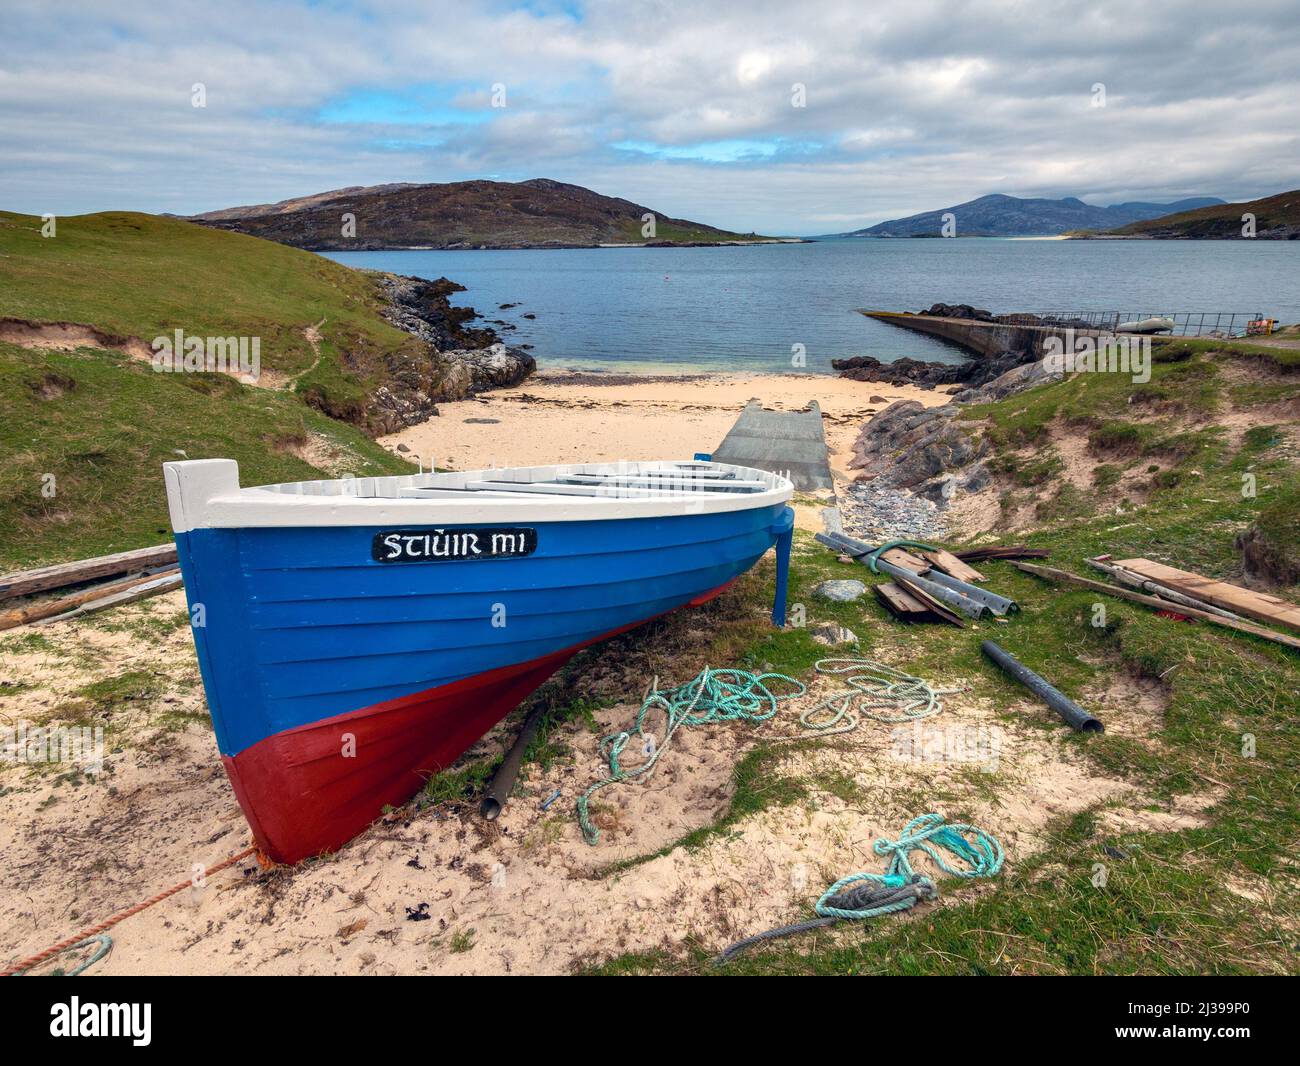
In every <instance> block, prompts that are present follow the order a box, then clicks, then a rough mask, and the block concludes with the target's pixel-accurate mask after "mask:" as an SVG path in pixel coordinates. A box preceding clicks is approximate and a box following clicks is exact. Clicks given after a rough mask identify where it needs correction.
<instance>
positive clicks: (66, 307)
mask: <svg viewBox="0 0 1300 1066" xmlns="http://www.w3.org/2000/svg"><path fill="white" fill-rule="evenodd" d="M40 226H41V220H40V219H39V218H35V217H32V216H25V215H15V214H10V213H7V212H3V213H0V324H2V323H3V321H4V320H5V319H17V320H21V321H24V322H37V323H76V324H83V325H87V326H91V327H94V328H95V329H96V330H98V331H100V332H102V333H105V334H108V335H110V336H111V337H112V338H120V339H123V340H124V339H126V338H139V339H140V340H142V341H143V342H144V344H145V345H146V346H147V345H148V344H149V342H150V341H152V339H153V338H154V337H155V336H158V335H159V334H170V333H171V332H172V331H173V330H175V329H178V328H179V329H183V330H185V332H186V333H187V334H191V335H195V336H198V335H202V336H209V335H213V336H232V335H233V336H250V337H251V336H257V337H260V338H261V360H262V370H263V377H262V380H261V381H260V383H259V385H258V386H252V385H245V384H241V383H240V382H238V381H236V380H235V379H234V378H231V377H226V376H221V375H215V374H160V373H155V372H154V371H153V369H152V367H150V365H149V364H148V363H147V362H144V361H142V360H140V359H134V358H132V357H131V356H130V355H129V354H127V353H126V352H125V351H122V350H118V349H116V348H111V347H110V348H95V347H85V348H79V349H77V350H75V351H57V350H47V349H34V348H28V347H20V346H19V345H18V344H15V343H5V342H3V341H0V568H3V569H9V568H13V567H16V566H24V565H31V564H34V563H37V562H53V561H59V560H64V559H75V558H83V557H86V556H90V555H94V554H98V553H100V552H107V551H116V550H121V549H125V548H130V547H137V546H140V545H143V544H152V543H158V542H160V541H163V540H166V539H167V538H168V536H169V535H170V527H169V526H168V524H167V509H166V501H165V499H164V495H163V488H162V476H161V469H160V467H161V464H162V463H163V462H165V461H167V460H169V459H176V458H179V457H180V456H179V455H178V454H177V452H178V451H181V452H184V453H185V455H186V456H187V457H188V458H191V459H199V458H208V457H214V456H222V457H227V458H232V459H236V460H238V461H239V463H240V467H241V474H242V476H243V478H244V480H245V483H252V484H256V483H265V482H269V481H282V480H295V479H301V478H311V477H320V476H338V475H340V474H343V473H357V474H370V473H396V472H402V471H405V470H407V469H410V467H409V464H406V463H405V462H403V461H402V460H400V459H397V458H396V457H394V456H392V455H390V454H389V453H387V452H385V451H384V450H383V449H382V448H380V447H379V446H378V445H376V444H375V443H374V442H373V441H371V440H370V439H369V438H368V437H367V436H366V435H365V434H364V433H363V432H361V430H360V429H359V428H357V427H356V426H354V425H351V424H348V423H347V422H344V421H339V420H337V419H335V418H331V417H328V415H327V414H326V413H323V412H329V413H332V414H336V415H342V416H343V417H344V418H346V419H349V420H350V421H356V422H360V421H362V420H363V417H364V401H365V398H366V397H367V395H368V394H369V390H370V388H371V387H372V385H373V384H374V382H375V381H377V380H378V379H379V378H380V377H381V376H382V373H383V369H384V360H385V359H386V358H389V357H392V358H401V357H403V356H406V355H410V356H411V357H412V358H418V357H423V358H426V359H427V355H426V354H424V352H425V346H423V345H422V343H421V342H419V341H417V340H416V339H415V338H413V337H411V336H409V335H408V334H406V333H403V332H402V331H400V330H398V329H396V328H394V327H392V326H390V325H388V324H387V323H386V322H384V321H383V320H382V319H381V318H380V317H379V312H380V308H381V300H380V297H379V294H378V290H377V285H376V282H375V280H374V279H373V278H371V277H369V276H368V275H365V274H361V273H358V272H356V271H353V270H349V269H348V268H346V267H342V266H339V265H338V264H336V263H332V262H330V261H328V260H326V259H322V258H320V257H319V256H316V255H312V254H310V253H308V252H302V251H299V250H297V249H294V248H287V247H285V246H283V245H279V244H273V243H271V242H269V241H262V240H259V239H257V238H253V237H246V236H243V235H240V234H233V233H223V232H219V231H215V230H210V229H205V228H203V227H201V226H196V225H193V224H191V223H187V222H182V221H179V220H174V219H165V218H156V217H153V216H149V215H138V214H126V213H109V214H98V215H86V216H81V217H74V218H67V219H60V220H59V221H58V229H57V235H56V236H54V237H52V238H43V237H42V236H41V234H40ZM317 324H319V334H320V340H319V342H318V344H319V355H318V352H317V349H316V348H314V347H313V345H312V343H311V341H310V340H309V339H308V337H307V335H306V334H305V333H304V329H305V328H307V327H309V326H314V325H317ZM267 386H272V387H267ZM47 474H52V475H54V489H55V491H54V495H53V496H47V495H45V494H44V493H43V492H42V488H43V486H44V485H46V484H47V483H48V479H46V478H45V475H47Z"/></svg>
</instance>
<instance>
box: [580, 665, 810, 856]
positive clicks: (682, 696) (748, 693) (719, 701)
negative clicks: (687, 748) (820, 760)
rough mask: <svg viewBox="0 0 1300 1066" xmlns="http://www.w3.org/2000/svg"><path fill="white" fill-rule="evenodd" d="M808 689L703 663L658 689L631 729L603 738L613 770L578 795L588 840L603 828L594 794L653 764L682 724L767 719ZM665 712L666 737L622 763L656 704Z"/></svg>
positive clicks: (779, 676)
mask: <svg viewBox="0 0 1300 1066" xmlns="http://www.w3.org/2000/svg"><path fill="white" fill-rule="evenodd" d="M769 681H784V682H787V683H788V684H790V685H792V686H794V688H793V690H792V691H790V692H784V693H777V692H773V691H772V689H771V688H770V687H769V686H768V684H767V682H769ZM805 691H806V688H805V686H804V685H803V683H802V682H800V681H796V680H795V679H794V678H792V677H787V676H786V675H785V674H751V673H749V672H748V671H746V670H731V669H727V670H712V669H710V668H709V667H705V668H704V669H703V670H701V671H700V672H699V674H697V675H696V676H695V677H694V678H693V679H692V680H690V681H688V682H686V684H684V685H679V686H678V687H677V688H670V689H656V690H655V691H653V692H651V693H650V694H649V695H648V696H647V697H646V698H645V700H644V701H643V702H642V704H641V710H640V711H639V712H638V713H637V716H636V723H635V725H634V726H633V728H632V729H631V730H625V731H623V732H619V733H611V734H609V735H608V736H607V737H605V738H604V739H603V740H601V742H600V754H601V757H602V758H603V759H604V760H605V761H606V762H607V763H608V764H609V776H608V777H606V778H604V779H602V780H600V781H597V782H596V783H595V784H594V785H592V786H591V787H590V788H589V789H587V791H586V792H584V793H583V794H582V796H581V797H579V799H578V822H579V824H580V825H581V826H582V835H583V837H584V838H585V839H586V841H587V843H588V844H595V843H596V842H597V841H598V840H599V839H600V830H599V829H597V828H596V827H595V826H594V825H593V824H592V822H591V815H590V810H589V807H590V803H591V797H592V796H594V795H595V794H596V793H597V792H599V791H600V790H601V789H603V788H605V787H607V786H609V785H612V784H615V783H616V782H619V781H631V780H633V779H635V778H638V777H641V776H643V775H644V774H648V773H649V772H650V771H651V770H652V769H654V767H655V764H656V763H657V762H658V761H659V757H660V756H661V755H662V754H663V753H664V752H665V751H666V750H667V748H668V745H669V744H670V743H671V742H672V739H673V736H674V735H675V734H676V732H677V730H678V729H680V728H681V727H682V726H701V725H712V724H714V723H717V722H736V721H744V722H765V721H767V719H769V718H771V717H772V716H773V715H774V714H776V711H777V707H778V706H779V705H780V703H781V702H782V701H783V700H789V699H793V698H794V697H796V696H800V695H802V694H803V693H804V692H805ZM656 709H657V710H661V711H663V712H664V714H665V716H666V719H667V723H666V726H665V728H664V734H663V743H661V744H657V745H656V746H655V750H654V752H653V753H652V754H651V755H650V757H649V758H648V759H646V761H645V762H643V763H641V764H640V765H639V766H635V767H633V768H631V769H624V767H623V765H622V756H623V751H624V749H626V747H627V745H628V743H629V742H630V741H631V740H632V738H633V737H634V736H635V737H644V736H645V725H646V717H647V716H648V715H649V714H650V712H651V711H653V710H656Z"/></svg>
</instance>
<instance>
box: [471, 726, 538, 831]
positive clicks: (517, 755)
mask: <svg viewBox="0 0 1300 1066" xmlns="http://www.w3.org/2000/svg"><path fill="white" fill-rule="evenodd" d="M545 711H546V704H545V703H542V704H540V705H539V706H538V707H537V708H536V709H535V710H534V711H533V713H532V714H530V715H529V716H528V717H527V718H526V719H524V727H523V729H521V730H519V736H518V737H516V738H515V742H514V744H512V745H511V746H510V750H509V751H508V752H506V757H505V758H504V759H502V760H501V765H500V766H498V767H497V772H496V773H495V774H493V775H492V782H491V784H489V785H488V787H487V790H486V791H485V792H484V793H483V800H482V802H480V803H479V805H478V812H479V814H481V815H482V816H483V817H484V818H486V819H487V820H488V821H489V822H491V821H494V820H495V819H496V818H497V816H498V815H500V814H501V808H502V807H504V806H505V805H506V803H507V802H508V801H509V799H510V793H511V792H512V791H513V790H514V787H515V779H516V778H517V777H518V776H519V768H520V767H521V766H522V765H523V762H524V752H526V751H527V750H528V745H530V744H531V743H532V742H533V737H535V736H537V730H538V728H539V727H540V726H541V724H542V715H543V714H544V713H545Z"/></svg>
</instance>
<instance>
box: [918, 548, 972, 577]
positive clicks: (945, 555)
mask: <svg viewBox="0 0 1300 1066" xmlns="http://www.w3.org/2000/svg"><path fill="white" fill-rule="evenodd" d="M917 554H918V555H920V556H921V557H922V558H924V559H928V560H929V561H930V562H931V563H933V564H934V565H935V566H937V567H938V568H939V569H940V570H942V571H943V572H944V573H945V574H947V575H948V576H949V577H955V578H956V579H957V580H958V581H984V580H985V577H984V575H983V574H981V573H980V572H979V571H978V570H976V569H975V568H974V567H973V566H969V565H967V564H966V563H964V562H962V561H961V560H960V559H958V558H957V556H955V555H953V554H952V552H946V551H944V550H943V549H942V548H937V549H935V550H934V551H921V552H918V553H917Z"/></svg>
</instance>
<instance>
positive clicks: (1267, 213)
mask: <svg viewBox="0 0 1300 1066" xmlns="http://www.w3.org/2000/svg"><path fill="white" fill-rule="evenodd" d="M1247 214H1250V215H1254V216H1255V236H1256V238H1262V239H1264V240H1275V241H1287V240H1290V241H1294V240H1300V189H1293V190H1292V191H1291V192H1280V193H1278V194H1277V195H1276V196H1265V197H1264V198H1263V199H1260V200H1248V201H1247V202H1245V203H1241V204H1224V203H1220V204H1218V205H1216V206H1214V207H1202V208H1200V209H1199V210H1195V211H1181V212H1179V213H1178V214H1172V215H1165V216H1164V217H1162V218H1155V219H1151V220H1150V221H1149V222H1137V223H1134V224H1132V225H1128V226H1123V227H1121V228H1119V229H1115V230H1111V231H1110V232H1109V233H1105V234H1096V236H1099V237H1112V236H1113V237H1149V238H1152V239H1155V240H1238V239H1241V238H1243V237H1244V236H1245V234H1244V233H1242V227H1243V225H1244V223H1243V222H1242V217H1241V216H1242V215H1247Z"/></svg>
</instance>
